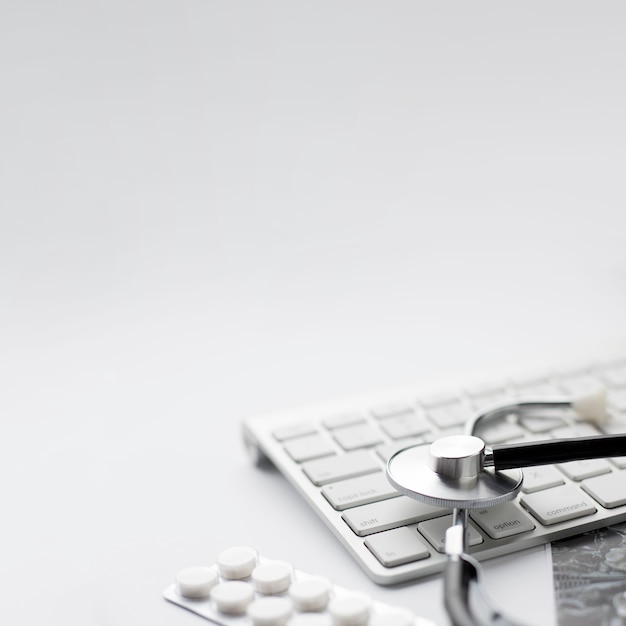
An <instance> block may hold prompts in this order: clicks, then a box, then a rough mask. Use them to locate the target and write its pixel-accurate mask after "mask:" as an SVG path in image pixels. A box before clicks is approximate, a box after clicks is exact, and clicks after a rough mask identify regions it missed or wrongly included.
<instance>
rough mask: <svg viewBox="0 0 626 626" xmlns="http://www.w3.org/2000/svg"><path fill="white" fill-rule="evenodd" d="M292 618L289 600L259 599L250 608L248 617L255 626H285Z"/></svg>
mask: <svg viewBox="0 0 626 626" xmlns="http://www.w3.org/2000/svg"><path fill="white" fill-rule="evenodd" d="M290 616H291V602H289V600H288V599H287V598H276V597H274V598H272V597H269V598H259V599H258V600H255V601H254V602H253V603H252V604H251V605H250V606H249V607H248V617H249V618H250V619H251V620H252V623H253V624H254V626H284V625H285V624H286V623H287V620H288V619H289V617H290Z"/></svg>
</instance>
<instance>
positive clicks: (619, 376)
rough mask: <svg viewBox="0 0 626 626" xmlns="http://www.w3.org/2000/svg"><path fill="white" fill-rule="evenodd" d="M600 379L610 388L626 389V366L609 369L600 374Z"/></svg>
mask: <svg viewBox="0 0 626 626" xmlns="http://www.w3.org/2000/svg"><path fill="white" fill-rule="evenodd" d="M600 377H601V378H602V380H603V381H604V382H605V383H606V384H607V385H608V386H609V387H626V366H625V365H623V364H622V365H618V366H615V367H608V368H606V369H604V370H602V371H601V372H600Z"/></svg>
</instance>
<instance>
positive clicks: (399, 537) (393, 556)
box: [365, 527, 430, 567]
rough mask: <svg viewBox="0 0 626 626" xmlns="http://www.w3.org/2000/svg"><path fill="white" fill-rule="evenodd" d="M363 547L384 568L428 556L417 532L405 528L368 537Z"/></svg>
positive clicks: (428, 553)
mask: <svg viewBox="0 0 626 626" xmlns="http://www.w3.org/2000/svg"><path fill="white" fill-rule="evenodd" d="M365 545H366V546H367V547H368V548H369V549H370V551H371V552H372V554H373V555H374V556H375V557H376V558H377V559H378V560H379V561H380V562H381V564H382V565H384V566H385V567H395V566H396V565H402V564H404V563H412V562H413V561H421V560H422V559H427V558H428V557H429V556H430V552H429V551H428V549H427V548H426V546H425V545H424V542H423V541H422V540H421V539H420V536H419V535H418V533H417V531H416V530H412V529H410V528H406V527H405V528H395V529H394V530H387V531H385V532H382V533H376V534H375V535H370V536H369V537H368V538H367V539H366V540H365Z"/></svg>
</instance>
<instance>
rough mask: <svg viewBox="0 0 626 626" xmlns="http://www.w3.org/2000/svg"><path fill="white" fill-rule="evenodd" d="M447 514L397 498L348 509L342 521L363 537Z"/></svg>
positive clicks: (431, 507) (432, 507)
mask: <svg viewBox="0 0 626 626" xmlns="http://www.w3.org/2000/svg"><path fill="white" fill-rule="evenodd" d="M444 513H447V511H446V510H444V509H438V508H436V507H434V506H429V505H428V504H424V503H423V502H418V501H417V500H412V499H411V498H407V497H406V496H399V497H397V498H391V499H389V500H384V501H383V502H375V503H374V504H366V505H364V506H359V507H356V508H354V509H349V510H348V511H346V512H345V513H344V514H343V516H342V517H343V519H344V521H345V522H346V524H348V526H350V528H351V529H352V530H353V531H354V532H355V533H356V534H357V535H359V537H365V536H367V535H371V534H373V533H378V532H381V531H383V530H390V529H391V528H397V527H398V526H406V525H407V524H414V523H416V522H420V521H422V520H425V519H430V518H432V517H436V516H437V515H443V514H444Z"/></svg>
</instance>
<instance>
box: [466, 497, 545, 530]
mask: <svg viewBox="0 0 626 626" xmlns="http://www.w3.org/2000/svg"><path fill="white" fill-rule="evenodd" d="M470 517H471V518H472V519H473V520H474V521H475V522H476V523H477V524H478V525H479V526H480V527H481V528H482V529H483V530H484V531H485V532H486V533H487V534H488V535H489V536H490V537H491V538H492V539H503V538H504V537H510V536H512V535H519V534H521V533H526V532H529V531H531V530H533V529H534V528H535V525H534V524H533V523H532V521H531V520H530V518H529V517H528V515H526V513H524V512H523V511H522V510H521V509H520V508H519V507H518V506H517V505H516V504H513V502H505V503H504V504H501V505H500V506H494V507H491V508H488V509H478V510H476V511H473V512H472V513H471V515H470Z"/></svg>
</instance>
